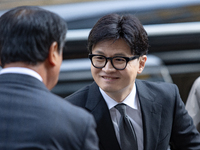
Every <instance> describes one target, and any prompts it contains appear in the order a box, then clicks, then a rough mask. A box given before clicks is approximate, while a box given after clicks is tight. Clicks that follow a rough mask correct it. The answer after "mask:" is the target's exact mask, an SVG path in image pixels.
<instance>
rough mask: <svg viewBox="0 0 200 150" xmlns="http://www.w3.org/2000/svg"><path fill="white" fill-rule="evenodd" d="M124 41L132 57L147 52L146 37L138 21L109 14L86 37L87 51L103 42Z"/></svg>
mask: <svg viewBox="0 0 200 150" xmlns="http://www.w3.org/2000/svg"><path fill="white" fill-rule="evenodd" d="M117 39H124V40H125V41H126V42H127V44H128V45H129V46H130V49H131V52H132V54H134V55H140V56H142V55H145V54H147V52H148V47H149V44H148V36H147V33H146V31H145V30H144V28H143V26H142V24H141V23H140V21H139V20H138V19H137V18H136V17H135V16H133V15H123V16H120V15H118V14H109V15H106V16H103V17H102V18H100V19H99V20H98V22H97V23H96V24H95V25H94V27H93V28H92V30H91V31H90V34H89V37H88V50H89V53H92V48H93V46H95V44H97V43H98V42H100V41H103V40H113V41H115V40H117Z"/></svg>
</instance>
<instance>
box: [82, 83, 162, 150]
mask: <svg viewBox="0 0 200 150" xmlns="http://www.w3.org/2000/svg"><path fill="white" fill-rule="evenodd" d="M148 85H149V83H148V82H145V81H140V80H136V89H137V93H138V97H139V102H140V106H141V111H142V120H143V130H144V150H148V149H155V148H156V144H157V143H158V140H159V139H158V137H159V132H160V122H161V112H162V106H161V105H160V104H158V103H157V102H156V101H155V98H156V93H155V92H153V91H151V90H150V89H151V88H150V87H149V86H148ZM85 107H86V108H87V109H89V110H90V111H91V113H92V114H93V115H94V118H95V119H96V123H97V134H98V136H99V139H100V144H102V146H103V147H104V149H105V150H111V149H113V150H120V146H119V143H118V141H117V138H116V135H115V130H114V126H113V123H112V120H111V117H110V112H109V109H108V107H107V104H106V102H105V100H104V99H103V97H102V95H101V93H100V91H99V87H98V85H97V84H96V83H95V82H94V83H93V84H92V85H91V86H90V88H89V93H88V98H87V102H86V105H85Z"/></svg>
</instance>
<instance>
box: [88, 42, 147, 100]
mask: <svg viewBox="0 0 200 150" xmlns="http://www.w3.org/2000/svg"><path fill="white" fill-rule="evenodd" d="M92 54H99V55H104V56H106V57H114V56H124V57H132V56H133V55H132V54H131V49H130V47H129V46H128V45H127V43H126V42H125V41H124V40H122V39H119V40H116V41H115V42H113V40H109V41H102V42H99V43H97V44H96V45H95V46H94V47H93V49H92ZM145 58H146V56H145ZM140 59H141V57H140V58H139V59H135V60H131V61H129V62H128V64H127V66H126V68H125V69H124V70H116V69H115V68H113V66H112V64H111V62H110V60H108V62H107V64H106V66H105V67H104V68H102V69H98V68H95V67H94V66H92V65H91V72H92V76H93V78H94V80H95V82H96V83H97V84H98V86H99V87H100V88H101V89H102V90H104V91H105V92H106V93H107V94H108V95H113V94H114V95H115V94H116V95H119V94H122V95H124V96H123V97H126V96H127V95H128V94H129V93H130V91H131V90H132V88H133V85H134V82H135V79H136V76H137V73H141V72H142V70H143V68H144V65H143V67H142V68H141V65H140ZM145 62H146V59H145V61H144V64H145Z"/></svg>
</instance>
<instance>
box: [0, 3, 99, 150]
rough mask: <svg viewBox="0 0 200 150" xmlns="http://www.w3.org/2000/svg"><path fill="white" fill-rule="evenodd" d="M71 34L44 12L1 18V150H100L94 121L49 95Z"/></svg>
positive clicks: (25, 10) (29, 10) (20, 11)
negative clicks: (66, 38)
mask: <svg viewBox="0 0 200 150" xmlns="http://www.w3.org/2000/svg"><path fill="white" fill-rule="evenodd" d="M66 31H67V26H66V23H65V22H64V20H62V19H61V18H60V17H59V16H58V15H56V14H54V13H51V12H49V11H46V10H44V9H41V8H39V7H31V6H22V7H17V8H14V9H12V10H10V11H8V12H7V13H5V14H4V15H2V16H1V17H0V52H1V55H0V59H1V66H2V67H3V69H2V70H1V73H0V149H1V150H22V149H23V150H25V149H28V150H33V149H34V150H36V149H37V150H98V137H97V135H96V132H95V129H96V123H95V121H94V118H93V116H92V115H91V114H89V113H88V112H87V111H85V110H83V109H82V108H78V107H76V106H73V105H72V104H70V103H69V102H66V101H65V100H64V99H62V98H60V97H58V96H56V95H54V94H52V93H51V92H50V91H49V90H50V89H52V88H53V86H54V85H55V84H56V83H57V80H58V75H59V70H60V65H61V63H62V50H63V46H64V42H65V36H66Z"/></svg>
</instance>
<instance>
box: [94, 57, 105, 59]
mask: <svg viewBox="0 0 200 150" xmlns="http://www.w3.org/2000/svg"><path fill="white" fill-rule="evenodd" d="M96 59H104V57H102V56H97V57H96Z"/></svg>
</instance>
